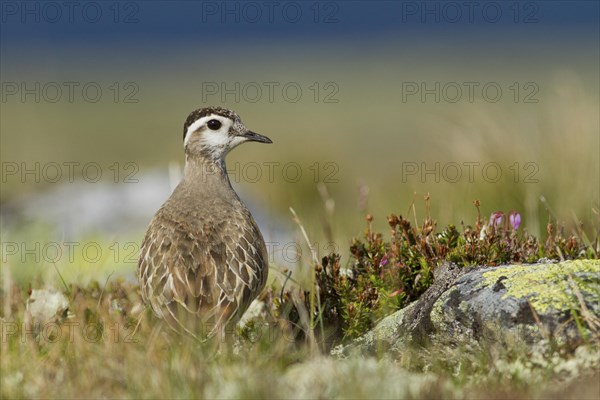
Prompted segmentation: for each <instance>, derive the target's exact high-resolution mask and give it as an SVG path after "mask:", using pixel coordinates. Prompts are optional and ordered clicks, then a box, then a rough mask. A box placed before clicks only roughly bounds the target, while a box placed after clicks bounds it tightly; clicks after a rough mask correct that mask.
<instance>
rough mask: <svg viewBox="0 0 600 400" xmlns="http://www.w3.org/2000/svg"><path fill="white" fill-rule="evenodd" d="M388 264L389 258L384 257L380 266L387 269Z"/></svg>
mask: <svg viewBox="0 0 600 400" xmlns="http://www.w3.org/2000/svg"><path fill="white" fill-rule="evenodd" d="M387 263H388V258H387V257H383V258H382V259H381V261H380V262H379V266H380V267H385V266H386V264H387Z"/></svg>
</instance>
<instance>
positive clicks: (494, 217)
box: [490, 211, 504, 226]
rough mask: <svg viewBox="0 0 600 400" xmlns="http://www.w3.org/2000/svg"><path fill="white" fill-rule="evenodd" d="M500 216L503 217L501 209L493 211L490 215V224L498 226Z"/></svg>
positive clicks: (500, 219) (500, 220) (500, 221)
mask: <svg viewBox="0 0 600 400" xmlns="http://www.w3.org/2000/svg"><path fill="white" fill-rule="evenodd" d="M502 217H504V213H503V212H502V211H496V212H493V213H492V215H490V226H500V224H501V223H502Z"/></svg>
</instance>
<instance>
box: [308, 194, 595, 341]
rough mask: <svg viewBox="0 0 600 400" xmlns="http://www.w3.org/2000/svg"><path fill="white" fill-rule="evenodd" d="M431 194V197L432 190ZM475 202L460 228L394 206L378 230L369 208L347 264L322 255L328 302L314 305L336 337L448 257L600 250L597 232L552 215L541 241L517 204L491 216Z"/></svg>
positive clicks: (394, 306) (485, 258) (427, 277)
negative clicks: (413, 217) (584, 231)
mask: <svg viewBox="0 0 600 400" xmlns="http://www.w3.org/2000/svg"><path fill="white" fill-rule="evenodd" d="M425 201H426V205H428V203H429V198H428V197H426V198H425ZM474 205H475V208H476V210H477V217H476V220H475V222H474V224H473V225H465V224H464V223H461V230H460V231H459V230H458V229H457V228H456V226H454V225H448V226H446V227H445V228H444V229H442V230H440V231H438V229H437V224H436V221H435V220H433V219H432V218H430V217H429V216H427V217H426V218H425V219H424V221H423V222H422V223H421V224H420V225H419V224H417V223H416V222H415V223H414V224H413V223H411V222H410V221H409V220H408V219H407V218H404V217H403V216H402V215H395V214H392V215H390V216H388V218H387V221H388V224H389V226H390V229H391V230H390V235H389V238H386V237H384V235H383V234H382V233H379V232H375V231H374V230H373V228H372V221H373V216H372V215H367V217H366V221H367V228H366V229H365V231H364V234H363V235H362V237H360V238H356V239H354V240H353V241H352V244H351V246H350V253H351V259H350V260H349V261H348V262H347V264H346V267H345V268H344V267H342V266H341V258H340V256H339V255H338V254H331V255H329V256H327V257H325V258H323V260H322V263H321V265H317V266H316V277H315V278H316V284H315V288H316V291H317V293H318V296H319V299H320V304H321V308H320V310H315V312H316V313H319V317H320V318H321V320H322V322H323V324H324V326H325V329H324V330H325V331H326V332H327V333H328V335H327V338H328V339H329V341H331V340H332V339H331V338H332V337H333V338H334V339H333V341H336V340H337V339H341V340H342V341H345V340H347V339H352V338H356V337H358V336H360V335H362V334H364V332H366V331H368V330H369V329H370V328H372V327H373V326H374V324H375V323H376V322H377V321H379V320H380V319H381V318H383V317H385V316H386V315H389V314H390V313H392V312H394V311H396V310H399V309H401V308H403V307H405V306H407V305H408V304H409V303H411V302H413V301H415V300H417V299H418V298H419V297H420V296H421V295H422V294H423V293H424V292H425V290H427V288H428V287H429V286H431V284H432V283H433V279H434V277H433V271H435V269H436V268H437V267H439V266H440V265H441V264H443V263H445V262H451V263H454V264H456V265H459V266H462V267H469V266H475V265H489V266H496V265H502V264H509V263H535V262H537V261H538V260H541V259H549V260H565V259H569V260H570V259H580V258H598V249H599V243H598V237H596V238H595V239H594V241H593V242H590V241H587V242H586V240H587V239H586V238H585V237H583V236H578V234H577V233H574V234H571V235H565V231H564V228H562V227H560V226H558V225H557V224H556V223H552V222H550V223H548V225H547V232H548V237H547V238H546V240H545V241H543V242H540V241H539V240H538V239H537V238H536V237H534V236H533V235H531V234H529V233H527V232H526V231H524V230H522V229H520V226H521V215H520V214H519V213H518V212H516V211H510V212H508V213H504V212H502V211H496V212H493V213H492V214H491V215H490V218H489V220H485V219H484V218H482V217H481V212H480V207H481V204H480V202H479V201H475V202H474ZM307 308H308V309H310V307H308V306H307ZM336 338H337V339H336Z"/></svg>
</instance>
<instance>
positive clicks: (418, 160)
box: [0, 42, 600, 256]
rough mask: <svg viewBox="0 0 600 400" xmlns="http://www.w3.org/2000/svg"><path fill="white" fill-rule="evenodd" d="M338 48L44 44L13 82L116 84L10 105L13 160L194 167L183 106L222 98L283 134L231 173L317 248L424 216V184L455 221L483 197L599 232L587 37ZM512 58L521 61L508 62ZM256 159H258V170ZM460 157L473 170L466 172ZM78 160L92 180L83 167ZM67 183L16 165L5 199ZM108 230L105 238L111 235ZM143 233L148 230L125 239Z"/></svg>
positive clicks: (254, 148) (444, 219)
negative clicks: (128, 87)
mask: <svg viewBox="0 0 600 400" xmlns="http://www.w3.org/2000/svg"><path fill="white" fill-rule="evenodd" d="M327 46H328V44H327V43H324V44H322V45H321V46H317V47H315V46H312V45H311V46H309V45H307V44H293V45H290V46H288V47H286V48H284V47H282V46H277V45H275V44H270V45H269V44H263V45H261V46H258V47H257V48H255V49H252V50H250V49H239V48H235V47H233V48H232V49H231V50H232V51H226V50H223V49H221V50H218V51H215V52H214V53H213V54H212V55H211V62H210V63H209V65H207V63H206V62H204V61H205V60H204V59H203V57H202V55H196V54H193V53H190V52H187V51H186V50H187V49H186V50H184V49H180V48H177V47H174V48H171V49H169V50H168V51H167V52H166V53H165V54H164V57H161V59H160V60H154V62H152V63H150V62H148V60H144V59H139V60H135V61H132V60H129V61H128V62H127V63H124V62H123V63H121V62H117V61H116V60H118V59H119V57H125V56H126V55H125V54H122V53H118V52H116V53H115V54H113V55H114V57H111V59H110V60H107V59H104V58H102V57H100V56H99V55H96V56H94V55H90V56H89V57H88V58H84V57H79V58H77V59H73V58H69V57H66V58H61V57H60V56H59V55H50V54H44V59H45V60H46V62H45V64H44V65H43V67H42V66H36V65H35V64H28V65H27V66H23V65H20V66H19V65H13V64H10V62H7V63H6V64H5V65H4V70H3V79H4V80H6V81H11V80H14V81H16V82H21V81H26V82H29V83H32V82H36V81H38V82H42V83H43V82H62V81H79V82H82V83H85V82H98V83H99V84H100V85H101V87H102V88H104V93H103V97H102V99H101V100H100V101H99V102H97V103H86V102H82V101H75V102H74V103H69V102H67V101H60V102H57V103H48V102H40V103H35V102H31V101H28V102H25V103H21V102H20V101H12V100H11V101H7V102H5V103H3V104H2V110H1V114H2V115H1V119H0V128H1V131H2V137H1V142H2V145H1V149H0V157H1V159H2V162H17V163H22V162H24V163H26V164H27V165H28V166H29V167H30V166H31V165H32V164H33V163H36V162H39V163H41V164H42V165H43V164H44V163H48V162H57V163H59V164H60V163H63V162H71V161H75V162H80V163H81V164H82V165H83V164H85V163H89V162H97V163H99V164H100V165H101V166H102V167H103V172H104V173H105V174H104V176H103V178H102V181H107V182H111V181H113V178H114V177H113V175H112V171H111V170H109V167H110V166H111V165H113V164H114V163H119V165H120V166H121V168H122V167H123V166H124V165H125V163H128V162H133V163H135V164H136V165H138V166H139V167H140V171H139V172H138V173H137V174H136V175H135V177H143V175H142V174H143V172H144V171H147V170H149V169H151V168H156V167H158V168H164V169H165V170H166V169H167V168H168V165H169V163H170V162H176V163H179V165H182V164H183V151H182V142H181V136H182V126H183V121H184V119H185V118H186V116H187V114H188V113H189V112H190V111H191V110H193V109H195V108H197V107H200V106H203V105H206V104H218V105H223V106H226V107H230V108H233V109H235V110H236V111H238V113H239V114H240V115H241V116H242V119H243V121H244V122H245V123H246V125H247V126H249V127H250V128H251V129H253V130H256V131H257V132H260V133H263V134H265V135H267V136H269V137H271V138H272V139H273V141H274V144H273V145H270V146H259V145H255V144H248V145H244V146H242V147H241V148H239V149H236V150H234V151H233V152H232V153H231V154H230V155H229V156H228V160H227V161H228V166H229V169H230V170H231V171H232V173H231V177H232V182H233V185H234V186H235V187H236V188H239V189H241V190H242V191H243V197H245V198H246V199H251V200H253V201H254V203H255V204H256V206H257V207H261V208H264V209H265V210H267V213H268V216H269V217H271V218H273V219H278V220H280V221H283V224H284V226H285V227H286V229H289V231H290V232H294V231H296V227H295V226H294V225H293V223H292V222H291V220H292V218H291V215H290V213H289V210H288V208H289V207H290V206H291V207H293V208H294V209H295V210H296V211H297V213H298V215H299V216H300V217H301V218H302V220H303V224H304V226H305V227H306V229H307V231H308V236H309V238H310V240H311V241H312V242H313V243H315V244H316V245H317V246H315V247H316V249H317V250H318V251H319V256H324V255H326V253H327V252H328V251H329V250H331V248H330V246H329V245H328V243H329V242H334V243H335V247H336V249H337V250H338V251H340V252H342V256H344V255H345V256H347V255H348V254H347V253H346V254H344V252H345V251H346V249H347V248H348V246H347V245H348V243H350V240H351V239H352V238H353V237H356V236H357V235H359V234H360V232H361V230H362V223H363V222H362V221H363V217H364V216H365V215H366V214H367V213H372V214H373V215H375V216H376V218H375V220H374V221H373V227H374V229H376V230H379V231H384V230H385V229H388V228H386V226H387V223H386V221H385V219H384V218H381V217H380V216H383V215H388V214H389V213H397V214H404V215H407V214H408V211H409V210H411V207H412V205H413V204H414V205H415V206H416V209H415V212H416V214H417V217H418V218H419V219H420V218H422V217H423V216H424V214H425V212H426V210H425V209H424V206H423V202H422V201H420V199H422V198H423V196H425V195H426V194H427V193H429V196H430V198H431V202H430V205H429V210H428V211H429V212H430V213H431V215H434V216H435V218H436V220H437V222H438V223H439V224H440V225H442V226H444V225H446V224H450V223H452V224H455V225H457V226H458V225H459V224H460V223H461V221H467V220H472V219H473V218H474V216H475V211H474V209H473V207H472V202H473V201H474V200H480V202H481V212H482V214H483V215H489V214H490V213H492V212H494V211H496V210H506V211H508V210H515V211H518V212H519V213H520V214H521V215H522V217H523V224H522V227H523V228H524V229H526V230H527V231H528V232H530V233H532V234H534V235H536V236H538V237H542V236H544V235H545V230H546V225H547V223H548V222H550V221H555V222H558V223H559V224H561V225H563V226H565V228H566V229H567V230H572V229H574V228H577V229H579V226H580V225H581V228H582V229H583V231H584V232H586V234H587V235H588V236H589V237H594V236H595V235H596V234H597V229H598V228H597V226H598V207H599V205H598V204H599V200H598V199H599V192H600V186H599V185H600V175H599V174H600V172H599V169H600V167H599V155H598V154H599V152H598V151H597V150H598V149H599V148H600V142H599V140H600V139H599V132H600V129H599V126H598V120H599V118H598V116H599V111H598V110H599V105H600V102H599V94H598V93H599V90H598V77H597V69H596V68H595V67H596V66H597V60H595V59H594V58H593V54H591V53H590V54H588V53H586V52H585V51H583V50H582V49H583V47H582V48H581V49H579V50H577V49H575V50H573V51H571V52H570V53H569V54H571V58H570V59H568V60H564V59H563V57H561V56H560V54H557V53H554V52H552V53H551V52H548V51H545V52H543V53H542V54H540V55H538V56H535V57H534V56H533V55H530V54H526V53H525V52H521V53H516V52H515V53H514V54H513V53H511V51H510V50H506V49H505V50H499V51H497V52H495V53H494V55H493V56H492V57H487V58H484V57H480V56H478V55H477V54H473V53H470V52H469V51H468V50H467V49H462V50H457V51H455V52H449V51H448V50H444V49H443V48H442V47H441V45H440V46H437V47H435V46H434V47H432V48H431V49H427V50H424V49H419V48H418V46H416V45H415V46H413V47H412V48H411V47H410V46H408V47H409V48H408V50H410V51H408V50H407V51H403V52H395V51H394V48H390V47H389V46H386V45H385V43H380V44H377V45H370V46H369V45H367V44H366V43H362V42H358V43H355V44H349V43H345V44H342V45H338V46H337V47H336V48H335V50H333V49H330V48H327ZM557 46H558V47H561V46H562V47H561V48H563V47H564V48H565V49H566V48H567V47H568V46H567V45H566V44H558V45H557ZM233 50H235V51H233ZM434 50H435V51H434ZM436 51H439V52H436ZM565 51H566V50H565ZM357 55H359V56H358V57H357ZM508 56H515V57H520V59H521V60H522V62H518V61H517V62H513V61H510V63H509V64H507V61H506V57H508ZM239 60H243V65H240V63H239ZM316 60H318V62H315V61H316ZM442 61H443V62H442ZM125 66H126V67H125ZM114 82H119V84H120V85H121V87H123V85H124V83H126V82H134V83H135V84H136V85H137V86H138V87H139V92H138V93H137V94H136V95H135V96H134V98H136V99H138V100H139V102H137V103H123V102H117V103H115V102H114V101H113V95H114V93H113V92H111V91H110V90H107V88H108V87H110V86H111V85H112V84H113V83H114ZM207 82H208V83H210V82H216V83H217V84H220V83H221V82H225V83H226V85H228V87H229V88H231V87H232V85H234V84H235V82H239V83H240V84H241V85H242V86H243V85H244V84H247V83H249V82H255V83H258V84H259V85H260V84H261V83H263V82H277V83H279V86H278V87H276V89H275V92H274V93H275V95H274V101H273V102H270V101H269V100H268V96H267V90H266V89H265V90H264V91H263V96H262V98H261V99H260V100H259V101H257V102H255V103H252V102H249V101H245V99H244V97H243V95H242V97H241V99H240V101H239V102H236V101H235V99H234V98H233V96H232V95H229V96H228V97H227V98H226V99H225V100H226V101H224V102H222V101H221V98H220V96H219V95H214V96H206V97H207V98H206V102H203V95H206V94H205V93H203V90H202V89H203V83H204V84H206V83H207ZM288 82H295V83H297V84H298V85H300V87H301V88H302V89H303V94H302V97H301V99H300V100H299V101H298V102H296V103H292V102H288V101H285V99H284V98H283V97H282V93H281V90H279V89H280V88H281V87H282V86H283V85H285V84H286V83H288ZM315 82H317V86H318V87H319V90H320V92H319V95H318V96H317V101H316V102H315V99H314V95H315V91H314V90H312V89H310V87H314V86H313V85H314V83H315ZM330 82H333V83H334V84H335V85H336V86H335V87H336V88H338V89H339V91H338V92H337V93H335V95H333V96H332V97H331V98H330V99H334V100H338V101H337V102H335V103H328V102H324V99H325V97H326V95H327V94H330V93H331V89H330V88H329V89H326V88H325V85H326V84H327V83H330ZM407 82H409V83H410V82H417V83H420V82H426V84H427V85H428V87H432V86H433V85H434V83H435V82H440V83H441V85H442V86H443V85H444V84H445V83H448V82H450V83H452V82H456V83H457V84H458V85H460V86H462V83H464V82H479V83H480V86H479V88H481V86H483V85H484V84H485V83H487V82H495V83H497V84H498V85H499V86H500V87H501V88H502V89H503V95H502V97H501V99H500V101H498V102H496V103H492V102H488V101H485V100H484V99H483V98H482V96H481V91H480V90H479V89H476V91H475V99H474V101H473V102H472V103H471V102H469V101H468V99H467V92H466V89H465V87H464V86H462V87H463V89H465V90H464V91H463V95H462V99H461V100H460V101H458V102H456V103H451V102H448V101H444V100H443V99H442V100H441V101H440V102H439V103H437V102H435V99H434V98H433V96H431V95H429V96H427V97H426V101H425V102H421V100H420V97H419V96H418V95H415V96H411V97H409V98H408V99H407V101H406V102H404V101H403V83H405V84H406V83H407ZM515 82H517V86H518V87H519V88H520V92H519V95H518V96H517V101H516V102H515V98H514V96H515V92H514V91H512V90H511V89H510V87H514V86H513V85H514V83H515ZM531 82H533V83H534V84H535V85H536V87H537V88H538V89H539V91H537V93H536V94H535V95H533V97H532V98H531V99H537V100H538V102H537V103H525V102H523V101H524V100H525V97H526V95H527V94H530V93H531V90H530V89H525V85H527V84H528V83H531ZM263 88H265V87H264V86H263ZM278 88H279V89H278ZM76 93H77V92H76ZM249 93H250V92H249ZM449 93H450V92H449ZM248 96H251V95H250V94H249V95H248ZM121 98H122V94H121ZM17 99H18V97H17ZM76 99H77V98H76ZM253 163H257V164H258V165H259V167H260V173H261V176H260V178H259V179H257V180H256V179H255V176H256V175H255V171H256V168H255V166H256V164H253ZM265 163H275V164H265ZM290 163H295V164H294V165H295V166H299V169H300V171H301V172H302V175H301V177H300V178H299V179H298V181H295V178H294V177H295V171H296V170H297V168H295V167H294V168H290V169H288V170H287V172H288V174H287V175H284V173H283V171H284V166H286V165H289V164H290ZM488 163H496V164H495V165H496V166H499V168H500V171H501V173H502V175H501V176H500V177H499V178H498V180H497V182H492V180H494V175H495V169H494V168H492V169H490V170H488V174H487V175H484V171H483V166H484V165H486V164H488ZM269 165H272V166H273V167H272V168H273V170H272V171H273V172H274V174H273V176H272V177H270V176H269V168H271V167H270V166H269ZM436 165H439V166H438V167H437V168H438V170H437V171H438V172H437V173H426V174H425V175H424V176H422V175H421V173H422V172H426V171H432V170H434V171H435V168H436ZM469 165H471V166H472V167H469ZM457 166H458V168H460V174H461V176H460V178H458V179H455V176H456V172H457V169H456V167H457ZM403 168H404V171H403ZM406 168H413V170H412V171H413V172H414V173H409V171H407V170H406ZM414 168H417V170H416V171H414ZM470 168H473V169H472V170H470ZM75 171H76V173H75V177H76V178H77V177H80V175H81V171H80V170H78V169H76V170H75ZM121 171H122V172H126V171H124V170H123V169H122V170H121ZM471 172H472V173H473V175H472V176H471V177H470V173H471ZM65 178H66V177H65ZM270 178H272V179H270ZM122 179H123V174H121V176H120V177H119V181H122ZM255 180H256V181H255ZM455 180H456V181H455ZM64 181H66V179H63V181H62V182H64ZM60 183H61V182H59V183H57V184H60ZM67 184H68V183H67ZM319 184H322V185H319ZM54 185H56V184H54V183H48V182H41V183H36V182H33V181H32V179H30V178H29V179H27V180H26V182H25V183H23V182H21V180H20V179H19V178H18V177H13V176H11V177H9V178H8V179H6V180H5V181H3V182H2V191H1V197H0V199H1V200H0V201H2V203H3V204H4V202H6V201H8V200H10V199H14V198H16V196H17V195H25V196H27V195H29V196H35V195H36V193H39V192H40V191H43V190H46V189H49V188H51V187H54ZM148 217H149V218H150V215H149V216H148ZM286 224H287V225H286ZM142 233H143V232H141V231H140V237H141V234H142ZM6 239H7V238H6V237H5V238H4V240H6ZM101 239H102V240H103V241H104V242H105V243H108V244H110V241H111V240H113V238H101ZM119 239H121V240H122V239H123V238H119ZM130 239H131V240H133V239H135V240H137V239H138V237H135V238H126V240H130Z"/></svg>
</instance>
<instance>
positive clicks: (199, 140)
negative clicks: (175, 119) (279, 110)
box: [183, 107, 273, 161]
mask: <svg viewBox="0 0 600 400" xmlns="http://www.w3.org/2000/svg"><path fill="white" fill-rule="evenodd" d="M250 141H251V142H260V143H273V142H272V141H271V139H269V138H268V137H266V136H263V135H259V134H258V133H255V132H252V131H251V130H249V129H248V128H246V127H245V126H244V124H243V123H242V121H241V119H240V117H239V116H238V115H237V114H236V113H235V112H234V111H231V110H228V109H226V108H222V107H205V108H200V109H198V110H195V111H192V112H191V113H190V115H189V116H188V117H187V119H186V120H185V124H184V126H183V145H184V149H185V153H186V155H187V156H192V157H201V158H204V159H210V160H213V161H220V160H223V159H224V157H225V156H226V155H227V153H228V152H229V151H230V150H231V149H233V148H234V147H236V146H238V145H239V144H241V143H244V142H250Z"/></svg>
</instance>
